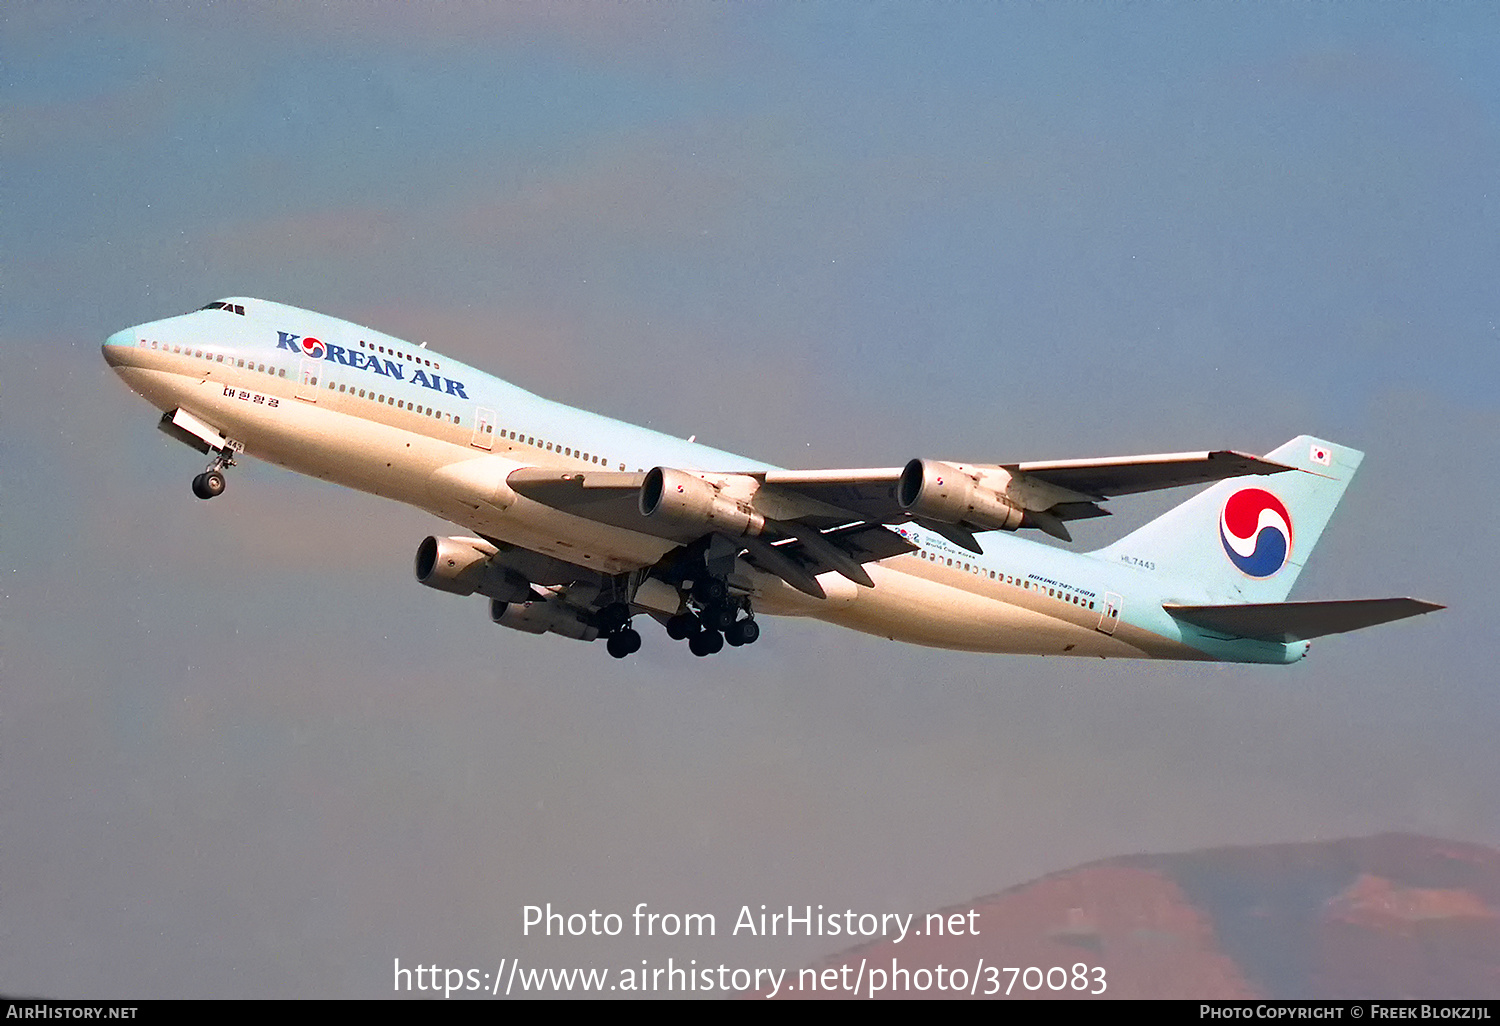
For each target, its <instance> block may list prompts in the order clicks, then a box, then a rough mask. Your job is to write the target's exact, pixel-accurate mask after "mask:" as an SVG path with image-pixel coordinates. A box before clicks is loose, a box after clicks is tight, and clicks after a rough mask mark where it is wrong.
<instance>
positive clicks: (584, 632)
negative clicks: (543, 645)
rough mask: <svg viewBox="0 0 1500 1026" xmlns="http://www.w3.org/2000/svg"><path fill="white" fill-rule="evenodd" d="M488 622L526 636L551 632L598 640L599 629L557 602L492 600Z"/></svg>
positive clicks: (581, 638)
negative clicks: (522, 632) (493, 622)
mask: <svg viewBox="0 0 1500 1026" xmlns="http://www.w3.org/2000/svg"><path fill="white" fill-rule="evenodd" d="M490 619H491V620H494V621H495V622H496V623H498V624H499V625H500V626H502V627H509V628H511V629H512V630H517V631H525V632H526V633H527V634H547V633H549V632H550V633H552V634H561V635H562V636H563V637H565V638H572V639H574V640H575V641H593V640H594V639H595V638H597V637H598V636H599V628H597V627H594V626H592V625H590V624H588V623H586V622H585V621H584V619H583V615H582V614H581V613H579V612H578V611H577V610H576V609H570V608H569V607H567V606H564V605H562V604H561V603H559V602H558V601H557V600H556V599H543V598H536V599H532V600H531V601H528V602H501V601H500V600H499V599H491V600H490Z"/></svg>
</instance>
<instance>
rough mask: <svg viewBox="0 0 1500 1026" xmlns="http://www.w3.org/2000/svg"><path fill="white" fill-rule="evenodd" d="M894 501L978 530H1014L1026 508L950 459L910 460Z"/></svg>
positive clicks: (939, 519)
mask: <svg viewBox="0 0 1500 1026" xmlns="http://www.w3.org/2000/svg"><path fill="white" fill-rule="evenodd" d="M896 502H897V503H898V504H899V505H900V506H901V508H902V509H904V510H906V512H908V513H910V514H912V515H913V516H916V517H924V518H926V519H928V520H935V521H937V522H938V523H940V524H964V525H968V526H970V527H973V528H976V529H978V530H981V531H1014V530H1016V529H1017V528H1018V527H1020V526H1022V521H1024V520H1025V518H1026V511H1025V510H1024V509H1022V508H1021V507H1019V506H1016V505H1014V504H1013V503H1011V501H1010V500H1009V499H1007V498H1006V497H1005V496H1004V495H1001V494H1000V493H999V492H996V491H993V490H992V489H989V488H986V487H985V486H984V485H982V484H980V483H979V482H978V481H976V480H975V479H974V478H973V477H971V476H969V475H968V474H966V473H965V472H964V471H963V470H961V469H960V468H958V467H955V466H954V465H953V464H951V463H941V462H939V461H937V460H912V461H911V462H910V463H908V464H907V465H906V469H905V470H903V471H901V479H900V481H899V482H898V483H897V485H896Z"/></svg>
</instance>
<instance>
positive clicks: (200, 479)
mask: <svg viewBox="0 0 1500 1026" xmlns="http://www.w3.org/2000/svg"><path fill="white" fill-rule="evenodd" d="M232 466H234V453H233V452H231V451H230V450H228V449H219V450H217V452H216V454H215V455H214V461H213V462H212V463H210V464H209V465H208V469H207V470H205V471H204V472H203V473H201V474H199V475H198V476H197V477H195V478H193V494H194V495H196V496H198V498H200V499H212V498H213V497H214V496H216V495H223V494H224V484H225V481H224V471H226V470H228V469H229V468H230V467H232Z"/></svg>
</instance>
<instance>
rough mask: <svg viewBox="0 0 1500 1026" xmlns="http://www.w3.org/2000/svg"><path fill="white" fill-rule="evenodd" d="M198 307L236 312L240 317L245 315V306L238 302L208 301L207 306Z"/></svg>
mask: <svg viewBox="0 0 1500 1026" xmlns="http://www.w3.org/2000/svg"><path fill="white" fill-rule="evenodd" d="M198 309H200V310H223V311H224V312H226V313H237V314H239V315H240V316H241V317H243V316H245V308H244V307H243V306H241V305H239V304H238V303H209V304H208V305H207V306H200V307H199V308H198Z"/></svg>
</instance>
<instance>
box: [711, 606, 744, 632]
mask: <svg viewBox="0 0 1500 1026" xmlns="http://www.w3.org/2000/svg"><path fill="white" fill-rule="evenodd" d="M736 615H738V613H737V610H735V608H734V607H733V606H710V607H709V608H708V609H705V610H704V611H703V623H704V625H705V626H707V627H712V628H713V629H714V630H716V631H727V630H728V629H729V628H730V627H732V626H734V618H735V616H736Z"/></svg>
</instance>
